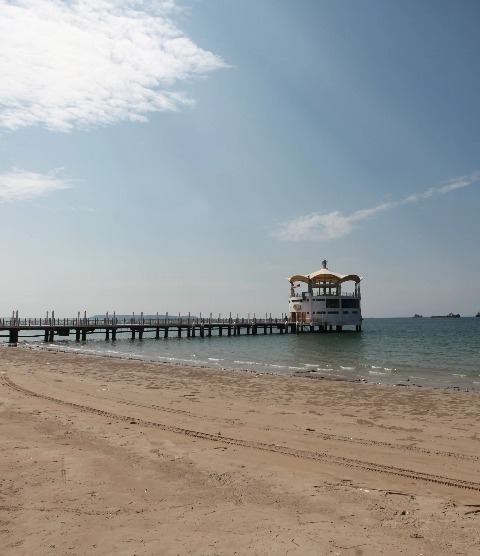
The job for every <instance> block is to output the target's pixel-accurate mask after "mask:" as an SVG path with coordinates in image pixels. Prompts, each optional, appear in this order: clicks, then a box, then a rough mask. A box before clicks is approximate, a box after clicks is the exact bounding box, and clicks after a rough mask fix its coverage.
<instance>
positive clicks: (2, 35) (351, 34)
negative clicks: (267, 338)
mask: <svg viewBox="0 0 480 556" xmlns="http://www.w3.org/2000/svg"><path fill="white" fill-rule="evenodd" d="M479 21H480V4H479V3H478V2H476V1H469V0H463V1H462V2H454V1H444V0H423V1H422V2H417V1H410V0H402V1H391V2H385V1H384V0H361V1H360V0H355V1H354V0H344V1H341V2H340V1H333V0H328V1H327V0H295V1H293V0H262V1H258V0H256V1H253V0H242V1H241V2H239V1H238V0H237V1H233V0H182V1H177V2H174V1H173V0H167V1H163V2H162V1H158V2H155V1H152V0H150V1H148V2H147V1H142V0H136V1H133V0H132V1H120V0H118V1H115V0H102V1H101V2H100V1H99V0H95V1H88V0H87V1H83V2H76V1H72V2H61V1H46V0H35V1H34V0H21V1H15V2H14V1H10V0H0V52H1V53H2V55H1V57H0V75H1V76H2V77H1V80H0V237H1V239H2V242H1V244H2V272H1V273H0V291H1V292H2V294H1V296H0V315H4V316H7V315H9V314H11V312H12V310H18V311H19V313H20V316H37V315H38V316H40V315H44V314H45V313H46V311H51V310H54V311H55V313H56V315H57V316H60V315H61V316H74V315H76V314H77V312H78V311H81V312H82V313H83V311H87V313H88V314H95V313H103V312H105V311H109V312H110V313H113V311H116V312H117V313H131V312H135V313H139V312H140V311H144V312H145V313H151V312H153V313H155V312H157V311H159V312H161V313H163V312H166V311H169V312H170V313H171V314H175V313H178V312H182V313H188V312H189V311H190V312H192V313H193V314H198V313H200V312H202V314H208V313H209V312H213V313H214V314H218V313H221V314H222V315H228V314H229V312H230V311H231V312H232V314H236V313H239V314H240V315H246V314H247V313H249V312H250V313H252V314H253V313H256V314H257V315H264V314H265V313H272V314H273V315H280V314H281V313H282V312H284V311H286V309H287V302H288V295H289V288H288V282H287V281H286V278H288V277H290V276H292V275H293V274H307V273H310V272H313V271H315V270H317V269H318V268H320V267H321V261H322V260H323V259H327V260H328V266H329V268H330V269H332V270H334V271H336V272H340V273H344V274H350V273H355V274H359V275H361V276H363V277H364V280H363V282H362V294H363V314H364V316H366V317H370V316H373V317H375V316H378V317H381V316H410V315H413V314H414V313H422V314H424V315H431V314H437V313H443V312H450V311H453V312H459V313H460V314H462V315H473V314H475V313H476V312H477V311H478V310H480V294H479V288H478V286H477V280H476V278H477V276H478V275H479V274H480V257H479V255H478V253H479V249H478V246H477V243H478V238H479V237H480V229H479V228H480V219H479V216H478V212H479V208H480V187H479V186H480V131H479V130H480V107H479V91H480V71H479V67H480V38H479V34H478V24H479Z"/></svg>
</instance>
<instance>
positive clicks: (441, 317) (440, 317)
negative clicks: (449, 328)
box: [432, 313, 478, 319]
mask: <svg viewBox="0 0 480 556" xmlns="http://www.w3.org/2000/svg"><path fill="white" fill-rule="evenodd" d="M477 316H478V315H477ZM459 318H460V315H459V314H458V313H457V314H456V315H454V314H453V313H448V315H432V319H459Z"/></svg>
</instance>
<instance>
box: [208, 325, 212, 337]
mask: <svg viewBox="0 0 480 556" xmlns="http://www.w3.org/2000/svg"><path fill="white" fill-rule="evenodd" d="M211 335H212V327H211V325H210V326H209V327H208V337H209V338H210V336H211Z"/></svg>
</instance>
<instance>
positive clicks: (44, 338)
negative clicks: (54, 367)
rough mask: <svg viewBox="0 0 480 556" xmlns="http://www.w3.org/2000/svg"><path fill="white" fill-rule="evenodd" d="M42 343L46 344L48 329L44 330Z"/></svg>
mask: <svg viewBox="0 0 480 556" xmlns="http://www.w3.org/2000/svg"><path fill="white" fill-rule="evenodd" d="M43 340H44V342H48V329H46V330H45V336H44V337H43Z"/></svg>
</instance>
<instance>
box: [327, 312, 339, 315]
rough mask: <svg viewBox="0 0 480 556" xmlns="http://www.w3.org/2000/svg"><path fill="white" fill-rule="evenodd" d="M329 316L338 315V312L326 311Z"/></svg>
mask: <svg viewBox="0 0 480 556" xmlns="http://www.w3.org/2000/svg"><path fill="white" fill-rule="evenodd" d="M328 314H329V315H338V311H328Z"/></svg>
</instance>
